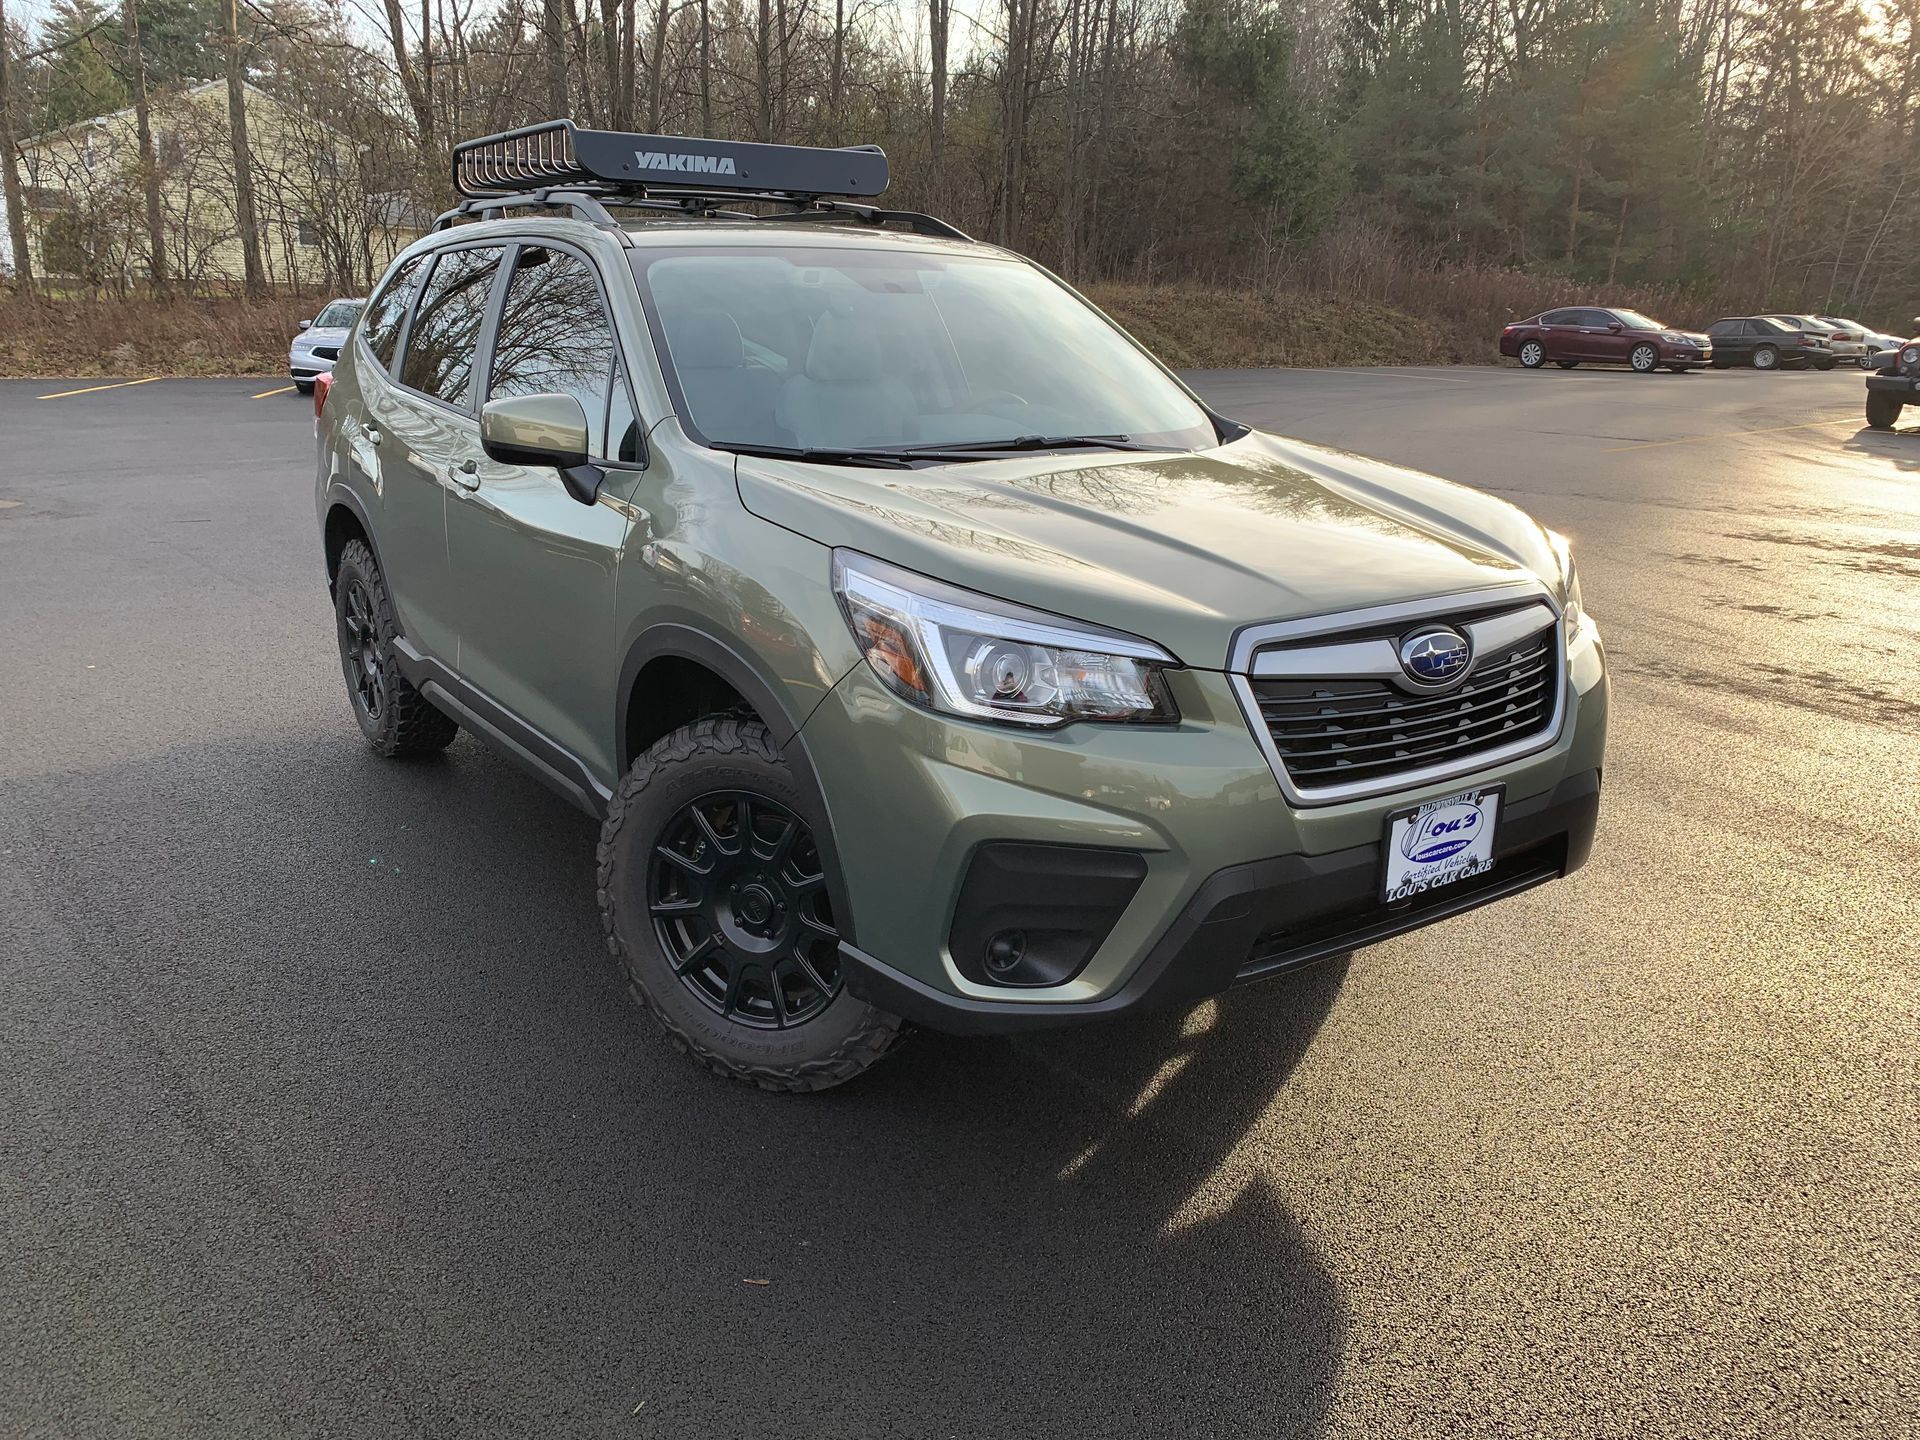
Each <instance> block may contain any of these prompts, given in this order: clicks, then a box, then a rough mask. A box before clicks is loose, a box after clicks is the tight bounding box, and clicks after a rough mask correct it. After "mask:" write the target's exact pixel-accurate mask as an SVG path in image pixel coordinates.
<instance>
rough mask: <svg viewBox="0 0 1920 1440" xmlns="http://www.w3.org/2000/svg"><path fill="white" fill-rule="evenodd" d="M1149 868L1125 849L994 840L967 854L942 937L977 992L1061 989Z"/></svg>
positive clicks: (1106, 932)
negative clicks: (984, 989)
mask: <svg viewBox="0 0 1920 1440" xmlns="http://www.w3.org/2000/svg"><path fill="white" fill-rule="evenodd" d="M1146 875H1147V862H1146V861H1145V860H1144V859H1143V858H1141V856H1140V855H1138V854H1136V853H1135V852H1133V851H1131V850H1103V849H1098V848H1095V847H1092V846H1079V845H1026V844H1019V843H1015V842H1012V841H992V842H989V843H988V844H985V845H982V846H981V847H980V848H979V849H977V850H975V851H974V852H973V858H972V860H971V861H969V863H968V865H967V873H966V878H965V880H963V881H962V882H961V885H960V898H959V900H958V901H957V902H956V903H955V905H954V909H953V924H952V926H951V927H950V928H949V930H948V932H947V949H948V952H949V953H950V954H951V955H952V956H953V963H954V965H955V966H956V967H957V968H958V969H959V971H960V973H961V974H962V975H964V976H966V977H967V979H969V980H971V981H973V982H974V983H975V984H977V985H1006V986H1015V987H1019V988H1024V989H1031V988H1034V987H1037V986H1047V985H1064V984H1065V983H1066V982H1067V981H1069V980H1071V979H1072V978H1073V977H1074V976H1076V975H1078V974H1079V973H1080V972H1081V971H1082V970H1084V969H1085V968H1086V964H1087V962H1088V961H1089V960H1091V959H1092V958H1093V956H1094V952H1095V951H1097V950H1098V949H1099V948H1100V946H1101V944H1102V943H1103V942H1104V941H1105V940H1106V938H1107V936H1108V935H1109V934H1111V933H1112V931H1113V927H1114V925H1115V924H1116V923H1117V922H1118V921H1119V919H1120V915H1121V912H1122V911H1124V910H1125V909H1126V908H1127V905H1128V903H1129V902H1130V901H1131V900H1132V899H1133V897H1134V894H1135V892H1136V891H1138V890H1139V888H1140V882H1141V881H1142V880H1144V879H1145V878H1146Z"/></svg>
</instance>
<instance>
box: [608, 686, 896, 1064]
mask: <svg viewBox="0 0 1920 1440" xmlns="http://www.w3.org/2000/svg"><path fill="white" fill-rule="evenodd" d="M728 796H745V797H748V799H749V800H750V801H751V800H752V799H754V798H756V797H757V798H760V799H763V800H764V801H765V802H767V805H768V808H770V809H776V810H778V811H779V812H782V813H784V814H786V815H789V816H793V817H797V818H798V819H799V820H800V821H802V822H803V823H804V824H805V825H807V826H810V827H818V826H819V825H820V824H821V823H822V817H821V816H819V815H818V814H816V813H815V807H814V806H813V804H812V803H811V801H810V799H809V797H808V796H807V794H806V793H805V791H804V790H803V789H802V787H801V786H800V785H799V784H798V783H797V782H796V781H795V779H794V777H793V773H792V771H791V770H790V769H789V768H788V766H787V763H786V761H785V759H784V758H783V757H782V756H781V754H780V750H779V747H778V746H776V745H775V744H774V743H773V737H772V736H771V735H769V734H768V733H767V728H766V726H764V725H762V724H761V723H760V722H759V721H757V720H737V719H734V718H733V717H731V716H719V717H714V718H709V719H706V720H701V721H698V722H697V723H695V724H693V725H689V726H686V727H685V728H683V729H680V730H676V731H674V732H673V734H671V735H668V736H667V737H666V738H665V739H663V740H661V741H659V742H658V743H656V744H655V745H654V746H653V748H652V749H651V750H649V751H647V753H646V754H645V755H642V756H641V757H640V758H639V759H638V760H636V761H635V762H634V764H633V768H632V769H631V770H629V771H628V772H627V774H626V777H625V778H624V779H623V780H622V781H621V782H620V786H619V788H618V789H617V790H615V792H614V795H613V800H612V803H611V805H610V806H609V807H608V810H607V819H606V823H605V824H604V825H603V826H602V828H601V832H600V869H599V887H598V889H599V899H600V920H601V925H602V928H603V929H604V931H605V933H606V939H607V948H608V950H609V951H611V952H612V954H613V957H614V959H615V960H616V961H618V962H619V964H620V967H621V971H622V974H623V975H624V977H625V979H626V981H627V988H628V990H629V991H630V993H631V994H632V995H633V998H634V1000H635V1001H636V1002H637V1003H638V1004H639V1005H640V1007H641V1008H642V1009H644V1010H645V1011H647V1013H648V1014H650V1015H652V1016H653V1018H654V1019H655V1020H656V1021H657V1022H659V1024H660V1027H661V1028H662V1029H663V1030H665V1031H666V1033H667V1038H668V1039H669V1040H670V1041H671V1042H672V1043H673V1044H674V1045H675V1046H676V1047H677V1048H679V1049H680V1050H682V1051H684V1052H685V1053H687V1054H689V1055H691V1056H693V1057H694V1058H695V1059H697V1060H699V1061H700V1062H701V1063H702V1064H704V1065H705V1066H706V1067H707V1068H708V1069H710V1070H712V1071H714V1072H715V1073H716V1074H719V1075H724V1076H726V1077H727V1078H729V1079H732V1080H739V1081H743V1082H745V1083H747V1084H751V1085H758V1086H759V1087H760V1088H761V1089H763V1090H793V1091H806V1090H825V1089H827V1088H829V1087H830V1086H834V1085H839V1084H841V1083H843V1082H845V1081H847V1080H851V1079H853V1078H854V1076H856V1075H858V1074H860V1073H861V1072H862V1071H864V1070H865V1069H867V1068H868V1067H869V1066H870V1065H872V1064H873V1063H874V1062H875V1061H876V1060H878V1059H880V1057H881V1056H883V1055H885V1054H886V1053H887V1051H888V1050H890V1049H892V1048H893V1046H894V1045H895V1044H896V1043H897V1042H898V1040H899V1039H900V1037H901V1035H902V1033H903V1030H904V1027H903V1024H902V1022H901V1021H900V1019H899V1018H898V1017H896V1016H893V1015H889V1014H887V1013H886V1012H885V1011H883V1010H876V1009H875V1008H874V1007H873V1006H871V1005H869V1004H867V1003H866V1002H865V1001H863V1000H860V999H858V998H856V997H855V996H853V995H851V994H849V993H848V992H847V990H846V987H845V985H844V984H842V983H839V979H838V977H834V976H825V977H823V978H825V979H826V980H827V983H828V987H829V988H830V989H831V990H832V992H833V993H832V995H831V998H830V999H829V1000H828V1001H827V1003H825V1004H824V1005H821V1004H806V1005H803V1006H801V1007H799V1008H798V1009H797V1011H796V1014H797V1015H798V1016H799V1017H800V1018H797V1019H795V1020H793V1021H791V1022H790V1023H786V1024H777V1023H767V1020H768V1018H769V1016H768V1015H759V1016H755V1015H753V1014H751V1013H740V1012H735V1013H733V1014H732V1015H730V1014H729V1012H728V1011H727V1009H726V1008H725V1007H724V1005H720V1004H716V1003H715V1000H714V996H713V995H712V994H711V993H707V994H703V993H702V988H701V987H700V986H698V985H694V984H690V983H688V982H687V981H686V980H684V979H683V978H682V977H681V975H680V974H677V973H676V970H675V960H676V959H678V960H679V961H680V962H681V965H682V967H683V968H684V967H685V964H686V962H687V959H688V958H689V954H690V950H689V947H687V946H685V945H675V946H673V947H672V949H673V950H674V951H675V952H677V953H670V947H669V945H668V944H667V943H665V942H664V941H663V938H662V934H661V931H660V929H659V928H658V926H657V923H656V921H657V918H658V916H657V914H656V911H657V910H659V909H662V908H664V907H662V906H660V905H659V904H658V902H659V901H660V899H661V897H658V896H656V895H655V894H654V893H653V891H654V887H655V883H656V874H657V870H658V867H657V866H656V865H655V859H656V856H657V854H658V853H659V851H660V849H661V847H662V846H663V845H665V844H666V843H667V842H669V841H671V840H672V839H673V832H674V828H675V826H676V825H678V824H680V823H682V822H683V820H684V817H685V816H686V815H687V814H688V812H689V807H692V806H694V805H695V804H696V802H702V803H704V802H706V801H708V800H709V799H711V798H712V797H728ZM710 833H711V832H710ZM734 843H736V844H738V843H740V840H739V837H738V836H737V834H736V836H735V837H734ZM745 843H747V844H749V845H751V843H752V841H751V837H748V838H747V839H746V842H745ZM803 868H804V867H803ZM747 888H748V889H749V890H751V889H752V888H753V887H751V886H749V887H747ZM749 898H751V899H753V900H754V901H755V902H756V908H755V911H754V913H755V914H756V915H758V914H759V913H760V912H759V909H758V902H759V900H760V897H759V896H757V895H754V896H750V897H749ZM816 918H817V917H816ZM691 948H692V949H695V950H697V949H698V948H699V946H698V945H697V944H696V945H694V946H693V947H691ZM756 1022H757V1023H756Z"/></svg>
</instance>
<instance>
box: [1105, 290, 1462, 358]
mask: <svg viewBox="0 0 1920 1440" xmlns="http://www.w3.org/2000/svg"><path fill="white" fill-rule="evenodd" d="M1087 295H1088V297H1089V298H1090V299H1091V300H1092V301H1093V302H1094V304H1096V305H1098V306H1100V308H1101V309H1103V310H1105V311H1106V312H1107V313H1108V314H1109V315H1111V316H1112V317H1113V318H1114V319H1115V320H1117V321H1119V322H1120V324H1122V325H1123V326H1125V327H1126V328H1127V329H1128V330H1129V331H1131V332H1132V333H1133V335H1134V336H1135V337H1136V338H1137V339H1139V341H1140V342H1141V344H1143V345H1145V346H1146V347H1147V348H1148V349H1149V350H1151V351H1153V352H1154V353H1155V354H1156V355H1158V356H1159V357H1160V358H1161V359H1162V360H1164V361H1166V362H1167V363H1168V364H1169V365H1172V366H1175V367H1176V368H1179V369H1196V370H1199V369H1243V368H1253V367H1257V366H1265V365H1295V366H1327V365H1447V364H1457V363H1460V362H1462V361H1487V360H1493V359H1497V358H1498V356H1497V354H1496V352H1495V351H1494V348H1493V346H1492V344H1491V342H1489V343H1487V344H1484V345H1478V346H1473V347H1471V348H1470V349H1469V348H1463V347H1462V346H1460V345H1459V344H1458V343H1457V342H1456V341H1455V339H1454V338H1453V337H1452V336H1451V335H1450V334H1449V333H1448V332H1447V331H1446V330H1444V329H1442V328H1441V327H1440V326H1438V325H1435V324H1433V323H1432V322H1430V321H1427V320H1423V319H1418V318H1416V317H1415V316H1412V315H1409V314H1407V313H1406V312H1405V311H1401V310H1395V309H1393V308H1392V307H1390V306H1387V305H1380V304H1376V303H1374V302H1372V301H1367V300H1345V299H1340V298H1337V297H1332V296H1324V295H1308V294H1302V293H1299V292H1294V291H1278V292H1273V293H1261V292H1258V291H1252V290H1216V289H1209V288H1205V287H1201V286H1194V285H1094V286H1090V287H1088V290H1087ZM1493 334H1494V336H1495V337H1497V336H1498V334H1499V327H1497V326H1496V327H1495V328H1494V332H1493Z"/></svg>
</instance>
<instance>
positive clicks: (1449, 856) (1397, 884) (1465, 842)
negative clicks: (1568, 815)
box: [1380, 785, 1503, 905]
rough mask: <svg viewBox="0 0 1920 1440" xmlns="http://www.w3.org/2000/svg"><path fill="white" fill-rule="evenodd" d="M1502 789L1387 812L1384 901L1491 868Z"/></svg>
mask: <svg viewBox="0 0 1920 1440" xmlns="http://www.w3.org/2000/svg"><path fill="white" fill-rule="evenodd" d="M1502 793H1503V792H1502V789H1501V787H1500V786H1498V785H1488V786H1485V787H1483V788H1481V789H1479V790H1468V791H1465V792H1464V793H1462V794H1459V795H1449V796H1446V797H1445V798H1444V799H1440V800H1429V801H1428V802H1427V803H1426V804H1424V805H1421V806H1418V807H1417V808H1415V809H1412V810H1399V811H1396V812H1395V813H1393V814H1392V815H1389V816H1388V817H1387V843H1386V845H1385V847H1384V848H1385V850H1386V865H1385V867H1384V873H1383V874H1382V876H1381V881H1380V898H1381V900H1382V901H1383V902H1385V903H1386V904H1389V905H1391V904H1393V903H1394V902H1396V901H1399V900H1408V899H1411V898H1412V897H1413V896H1415V895H1419V894H1421V893H1423V892H1425V891H1428V890H1433V889H1436V888H1438V887H1439V886H1442V885H1452V884H1454V883H1455V882H1457V881H1460V880H1466V879H1468V878H1470V877H1472V876H1474V875H1481V874H1485V873H1486V872H1487V871H1489V870H1491V869H1492V868H1493V832H1494V830H1495V828H1496V827H1497V826H1498V825H1499V823H1500V801H1501V798H1502Z"/></svg>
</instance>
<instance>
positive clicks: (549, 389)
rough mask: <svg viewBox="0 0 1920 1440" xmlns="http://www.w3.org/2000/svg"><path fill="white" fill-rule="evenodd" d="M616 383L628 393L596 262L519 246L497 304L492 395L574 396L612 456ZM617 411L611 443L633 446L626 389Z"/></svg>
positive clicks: (599, 449) (596, 442) (601, 449)
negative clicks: (611, 412) (504, 295)
mask: <svg viewBox="0 0 1920 1440" xmlns="http://www.w3.org/2000/svg"><path fill="white" fill-rule="evenodd" d="M616 387H617V388H618V389H619V390H620V391H622V392H624V391H625V389H626V380H625V378H624V377H622V376H621V375H620V373H619V365H618V359H617V354H616V351H615V348H614V343H613V325H612V323H611V322H610V321H609V320H608V319H607V307H606V305H605V303H604V302H603V301H602V300H601V298H600V282H599V280H598V279H597V278H595V275H594V271H593V267H592V266H591V265H589V264H587V262H586V261H585V260H582V259H581V258H580V257H579V256H577V255H572V254H569V253H567V252H566V251H564V250H550V249H548V248H547V247H545V246H543V245H525V246H522V247H521V249H520V254H519V256H518V258H517V259H516V260H515V261H514V266H513V278H512V279H511V280H509V281H508V282H507V298H506V301H505V302H504V303H503V304H502V305H501V307H500V330H499V334H498V336H497V337H496V338H495V340H494V346H493V375H492V379H491V381H490V383H489V384H488V387H487V394H488V397H489V398H492V399H498V398H499V397H501V396H503V395H571V396H572V397H573V398H574V399H576V400H578V401H579V402H580V408H581V409H582V410H584V411H585V412H586V416H587V431H588V435H589V437H590V440H591V444H592V446H593V453H594V454H596V455H608V454H610V453H611V452H610V451H609V448H608V445H607V425H608V411H609V408H610V405H611V397H612V396H613V393H614V391H615V389H616ZM613 409H614V411H615V422H614V423H615V424H617V425H618V427H619V430H618V433H616V434H615V436H614V446H615V448H619V446H620V442H621V440H622V439H623V438H625V439H628V440H629V442H630V443H629V448H631V444H632V442H633V441H635V440H637V434H636V435H630V433H629V432H630V427H631V426H632V424H633V415H632V410H633V406H632V403H631V401H629V400H627V399H626V397H625V396H624V394H623V395H622V396H621V403H620V404H619V405H618V406H614V407H613ZM614 458H616V459H623V460H624V459H630V458H633V457H632V456H631V455H616V456H614Z"/></svg>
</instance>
